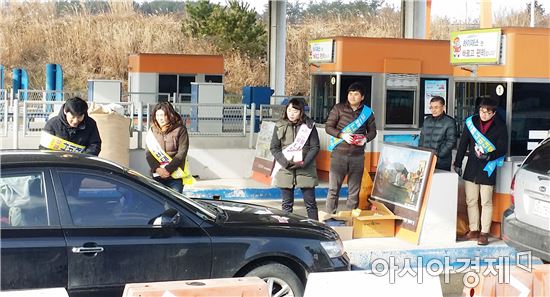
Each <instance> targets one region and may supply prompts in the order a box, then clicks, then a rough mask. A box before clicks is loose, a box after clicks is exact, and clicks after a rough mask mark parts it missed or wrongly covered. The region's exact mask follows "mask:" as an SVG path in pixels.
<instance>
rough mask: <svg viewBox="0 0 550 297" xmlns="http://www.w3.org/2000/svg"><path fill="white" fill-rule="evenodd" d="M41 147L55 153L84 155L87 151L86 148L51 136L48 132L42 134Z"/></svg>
mask: <svg viewBox="0 0 550 297" xmlns="http://www.w3.org/2000/svg"><path fill="white" fill-rule="evenodd" d="M40 145H41V146H43V147H45V148H49V149H51V150H54V151H65V152H76V153H82V152H84V150H85V149H86V147H85V146H83V145H80V144H76V143H73V142H70V141H68V140H65V139H63V138H61V137H57V136H55V135H51V134H50V133H48V132H46V131H42V133H41V134H40Z"/></svg>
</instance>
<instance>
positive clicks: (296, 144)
mask: <svg viewBox="0 0 550 297" xmlns="http://www.w3.org/2000/svg"><path fill="white" fill-rule="evenodd" d="M314 128H315V126H312V128H309V127H308V126H307V125H306V124H302V125H301V126H300V129H298V134H297V135H296V138H295V139H294V141H293V142H292V143H291V144H290V145H289V146H287V147H286V148H285V149H284V150H283V155H284V156H285V158H286V159H287V160H289V161H290V160H293V161H296V162H300V161H302V148H304V145H305V144H306V142H307V139H308V138H309V134H311V131H312V130H313V129H314ZM281 168H283V166H281V164H279V162H275V167H274V168H273V171H272V172H271V177H272V178H274V177H275V175H276V174H277V172H279V170H281Z"/></svg>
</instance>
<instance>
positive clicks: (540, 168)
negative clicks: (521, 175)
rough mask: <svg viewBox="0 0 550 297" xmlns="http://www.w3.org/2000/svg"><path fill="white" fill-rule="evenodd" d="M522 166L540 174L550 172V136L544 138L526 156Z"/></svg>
mask: <svg viewBox="0 0 550 297" xmlns="http://www.w3.org/2000/svg"><path fill="white" fill-rule="evenodd" d="M523 168H525V169H527V170H530V171H534V172H537V173H540V174H550V138H547V139H546V140H544V141H543V142H542V143H541V144H540V145H539V146H538V147H537V148H536V149H535V150H533V151H532V152H531V153H530V154H529V156H527V159H525V161H524V162H523Z"/></svg>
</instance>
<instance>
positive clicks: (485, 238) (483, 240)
mask: <svg viewBox="0 0 550 297" xmlns="http://www.w3.org/2000/svg"><path fill="white" fill-rule="evenodd" d="M488 244H489V234H487V233H480V234H479V238H478V239H477V245H488Z"/></svg>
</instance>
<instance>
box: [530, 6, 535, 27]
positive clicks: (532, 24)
mask: <svg viewBox="0 0 550 297" xmlns="http://www.w3.org/2000/svg"><path fill="white" fill-rule="evenodd" d="M530 27H531V28H533V27H535V0H531V24H530Z"/></svg>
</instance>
